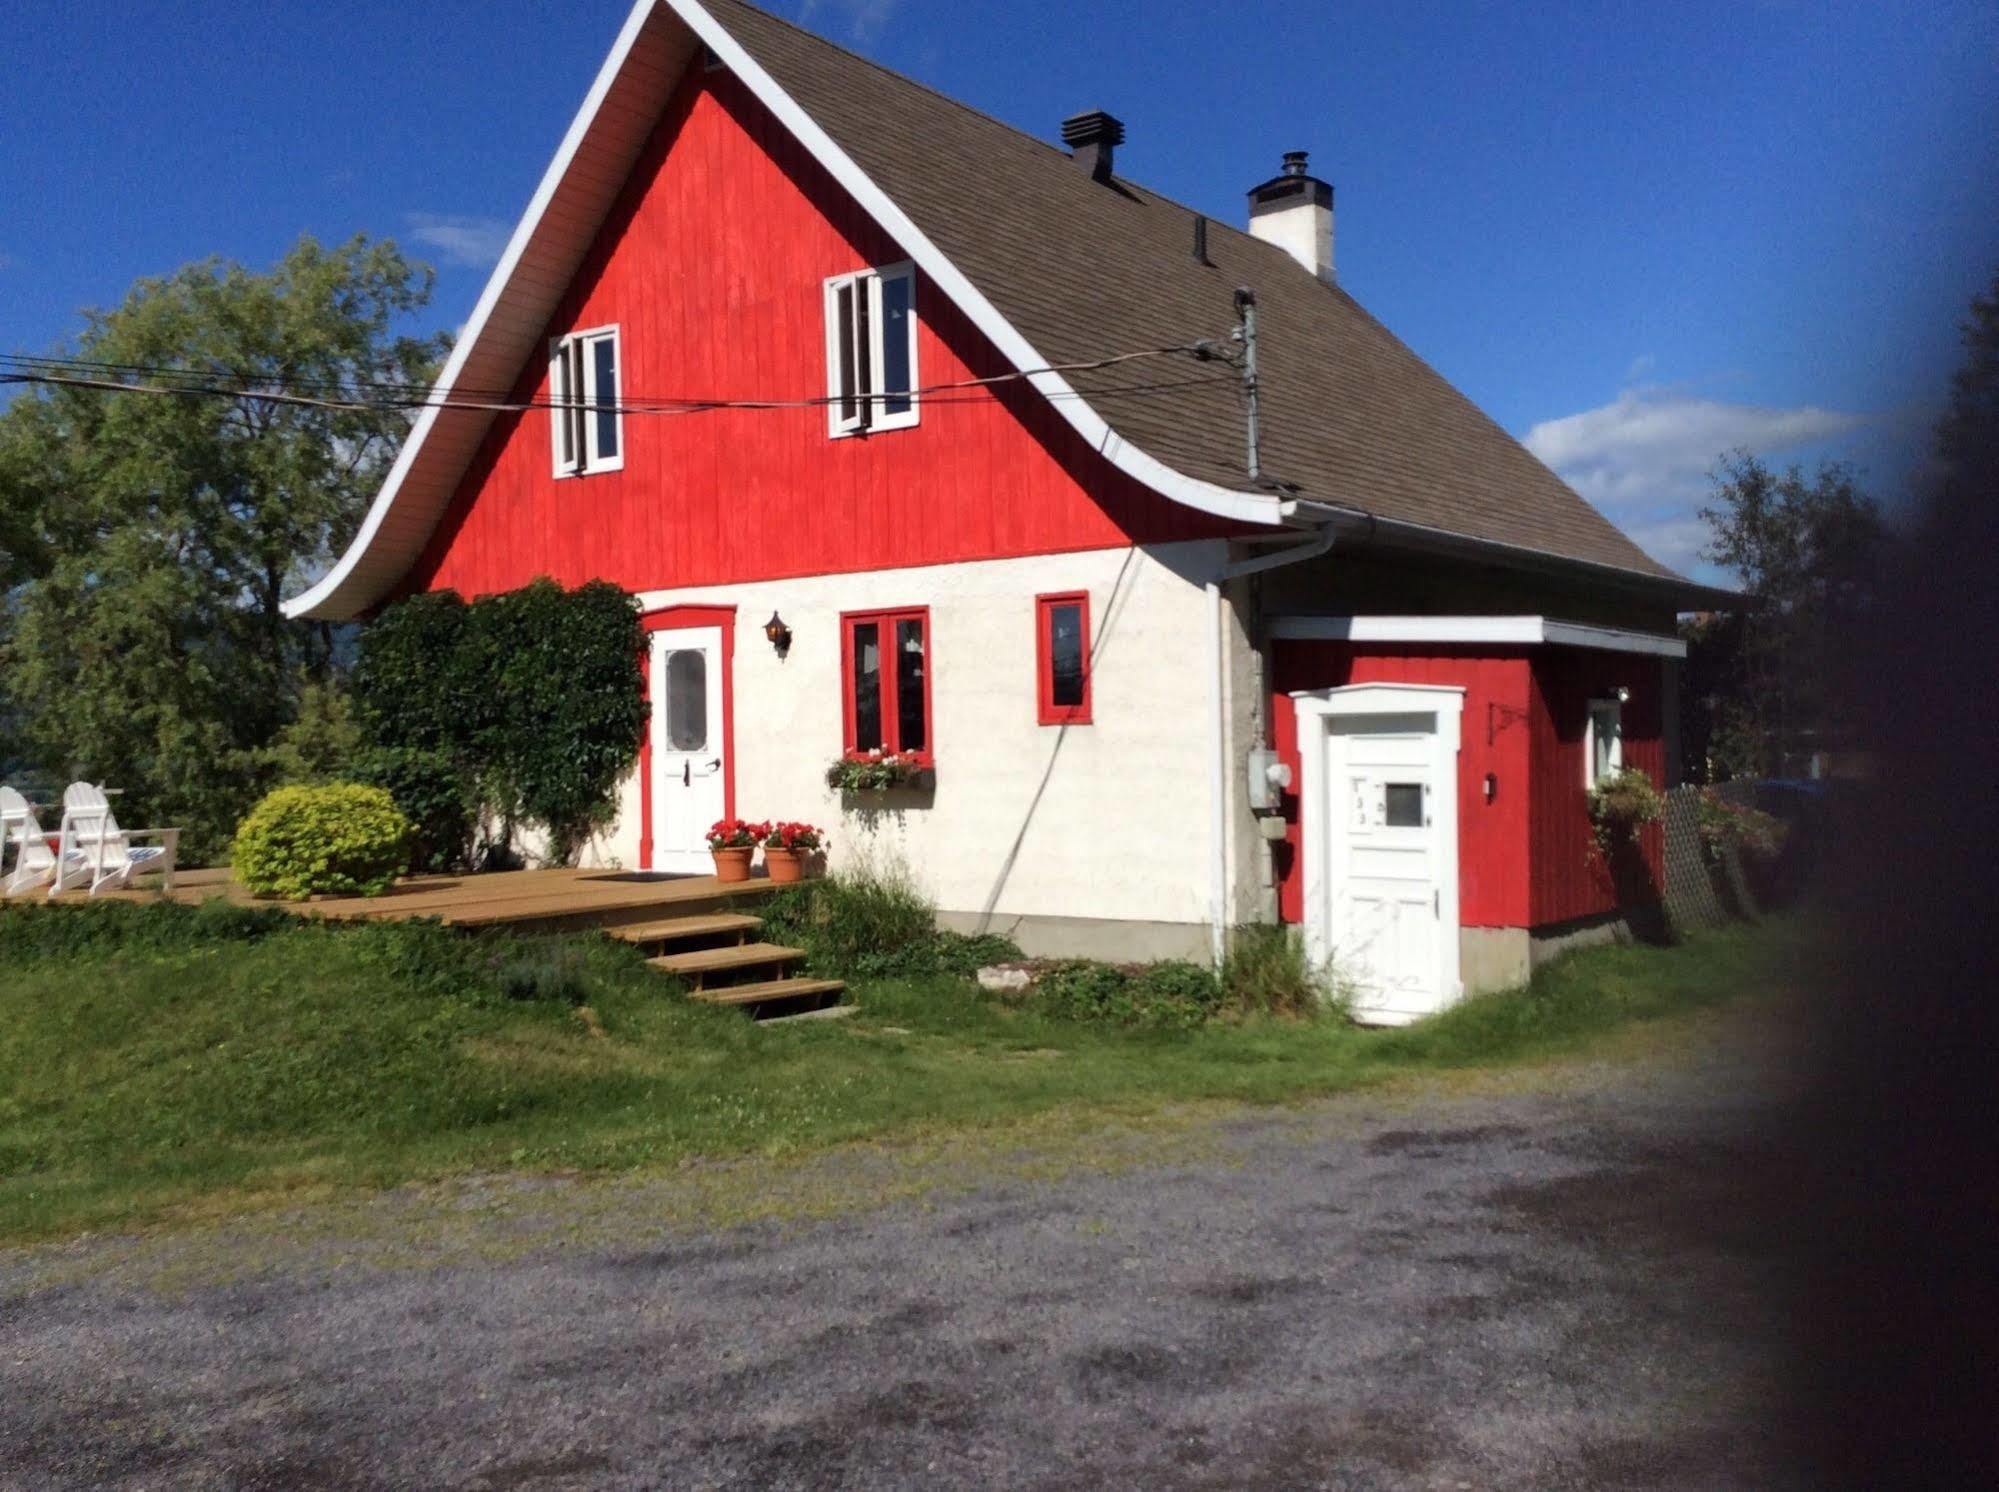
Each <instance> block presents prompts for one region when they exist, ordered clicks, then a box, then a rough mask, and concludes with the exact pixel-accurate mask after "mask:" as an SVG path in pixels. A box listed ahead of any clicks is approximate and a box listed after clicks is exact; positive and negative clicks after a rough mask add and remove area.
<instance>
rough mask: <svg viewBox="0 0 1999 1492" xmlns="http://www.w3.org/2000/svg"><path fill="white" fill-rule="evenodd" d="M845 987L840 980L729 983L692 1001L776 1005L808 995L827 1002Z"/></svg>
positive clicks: (700, 992) (778, 980) (701, 993)
mask: <svg viewBox="0 0 1999 1492" xmlns="http://www.w3.org/2000/svg"><path fill="white" fill-rule="evenodd" d="M846 987H847V986H846V985H845V984H844V983H843V982H842V981H840V980H838V979H767V980H763V981H760V982H759V983H756V984H728V985H723V986H722V987H721V988H719V989H705V990H699V991H697V992H695V993H694V994H693V995H690V996H689V998H690V999H694V1000H703V1001H706V1002H707V1003H708V1004H710V1005H776V1004H778V1003H780V1002H783V1003H786V1004H788V1003H790V1002H792V1001H794V1000H803V999H805V998H806V997H808V996H813V997H817V998H819V999H821V1000H824V999H826V998H827V997H828V996H834V995H838V994H839V993H840V991H842V990H844V989H845V988H846Z"/></svg>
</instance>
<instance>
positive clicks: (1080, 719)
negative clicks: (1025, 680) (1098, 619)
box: [1034, 591, 1090, 725]
mask: <svg viewBox="0 0 1999 1492" xmlns="http://www.w3.org/2000/svg"><path fill="white" fill-rule="evenodd" d="M1034 633H1035V656H1036V660H1037V667H1036V670H1035V673H1036V682H1035V692H1036V696H1037V697H1036V705H1035V711H1036V718H1038V719H1039V720H1040V722H1041V723H1042V724H1043V725H1088V724H1089V723H1090V597H1089V594H1088V592H1086V591H1069V592H1065V593H1063V594H1061V595H1053V596H1036V597H1035V598H1034Z"/></svg>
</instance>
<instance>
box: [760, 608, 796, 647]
mask: <svg viewBox="0 0 1999 1492" xmlns="http://www.w3.org/2000/svg"><path fill="white" fill-rule="evenodd" d="M764 636H765V637H768V638H769V639H770V645H771V646H772V647H774V648H776V649H777V650H778V653H779V654H780V655H782V654H784V653H787V652H789V651H790V650H791V628H789V627H787V626H785V624H784V618H783V617H781V616H779V615H778V614H777V613H776V612H775V611H773V612H772V613H771V614H770V620H769V621H767V622H765V623H764Z"/></svg>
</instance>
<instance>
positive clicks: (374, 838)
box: [230, 782, 410, 901]
mask: <svg viewBox="0 0 1999 1492" xmlns="http://www.w3.org/2000/svg"><path fill="white" fill-rule="evenodd" d="M409 844H410V821H409V820H408V819H407V818H405V817H404V816H403V814H402V813H401V812H400V811H399V810H398V809H397V807H396V805H395V800H394V799H392V798H391V797H390V796H389V794H388V792H387V790H385V789H383V788H379V787H363V786H361V785H359V784H358V783H352V782H336V783H332V784H330V785H327V786H324V787H281V788H279V789H278V790H277V791H275V792H273V793H270V794H268V795H267V796H266V797H265V798H264V800H263V801H262V802H261V803H259V804H258V805H257V806H256V807H255V808H253V809H251V810H250V813H249V816H248V817H247V818H245V819H244V820H243V822H242V823H240V824H238V825H237V826H236V843H235V846H234V848H233V850H232V851H231V854H230V858H231V861H232V862H233V863H234V865H235V867H236V878H237V879H238V880H240V881H241V882H242V883H243V884H244V885H245V886H247V887H249V889H250V890H252V891H254V892H256V893H257V894H258V895H259V896H282V897H285V898H286V899H288V900H291V901H303V900H304V899H305V898H306V897H308V896H311V895H312V894H313V893H314V892H316V891H328V892H335V893H340V894H345V895H355V894H359V895H361V896H379V895H380V894H381V893H382V892H384V891H386V890H388V888H389V885H390V883H391V882H392V881H394V880H395V878H396V877H397V876H399V875H401V874H402V873H403V871H404V870H405V869H406V868H408V865H409Z"/></svg>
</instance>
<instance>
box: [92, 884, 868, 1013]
mask: <svg viewBox="0 0 1999 1492" xmlns="http://www.w3.org/2000/svg"><path fill="white" fill-rule="evenodd" d="M776 889H777V888H776V887H775V886H773V885H772V884H771V883H770V882H769V881H767V880H764V879H762V878H761V877H758V878H755V879H752V880H748V881H730V882H723V881H718V880H716V879H715V877H713V876H666V875H649V874H646V873H643V872H635V871H626V870H512V871H496V872H494V873H493V874H491V875H470V876H410V877H407V878H406V879H404V880H401V881H398V882H397V883H396V884H395V886H394V887H392V888H391V889H390V890H389V891H388V892H387V893H385V894H384V895H381V896H318V897H314V898H313V899H312V900H311V901H293V902H284V901H259V900H258V899H257V898H256V897H253V896H252V895H250V893H249V892H248V891H247V890H246V889H244V887H243V886H242V885H240V884H239V883H238V882H237V881H236V880H235V879H234V878H233V877H232V876H231V875H230V874H229V872H228V871H227V870H192V871H186V872H184V873H182V874H180V875H178V876H176V877H175V878H174V888H173V890H172V891H167V892H162V891H158V890H147V889H140V890H137V891H116V892H111V893H109V894H108V895H106V896H104V897H100V898H98V899H99V900H116V901H142V902H143V901H157V900H159V899H160V898H161V897H162V896H164V897H167V898H168V899H170V900H173V901H177V902H187V903H198V902H203V901H207V900H209V899H211V898H213V897H218V896H220V897H226V898H227V899H229V900H230V901H233V902H238V903H242V904H244V905H257V906H273V907H279V908H282V909H283V910H285V911H288V912H293V913H296V914H297V915H298V916H301V917H329V918H337V919H339V920H342V921H356V922H394V921H399V920H404V919H409V918H415V917H434V918H436V919H437V920H438V921H439V922H442V923H444V924H446V925H447V926H450V927H456V928H463V929H465V930H467V931H480V930H484V929H493V928H505V929H507V930H509V931H514V932H534V933H544V932H577V931H581V930H583V929H586V928H599V929H601V930H603V931H604V932H606V933H608V934H610V935H611V936H612V937H614V938H618V939H620V940H622V941H624V942H627V943H631V944H634V945H635V946H637V947H640V948H642V949H645V950H647V951H649V952H650V953H651V954H652V955H653V956H652V957H650V958H648V959H647V960H646V961H647V963H649V964H650V965H651V966H652V967H654V968H655V969H658V970H659V971H660V973H661V974H663V975H664V974H670V975H672V976H673V977H674V978H676V979H678V980H680V981H681V982H682V985H683V987H685V986H690V985H691V986H692V988H691V989H689V990H688V995H689V998H691V999H695V1000H703V1001H707V1002H709V1003H711V1004H716V1005H732V1006H736V1007H739V1008H741V1009H743V1010H745V1011H748V1012H749V1013H750V1014H752V1015H754V1016H756V1017H758V1018H759V1019H762V1018H765V1017H769V1016H783V1015H800V1014H813V1015H818V1014H825V1013H827V1012H828V1011H829V1010H830V1009H832V1008H837V1006H838V1002H839V1000H840V997H841V993H842V991H843V990H844V988H845V986H844V985H843V984H842V983H841V981H839V980H837V979H814V978H808V977H805V976H803V975H798V974H794V973H791V972H789V966H790V965H791V964H793V963H794V962H795V961H797V960H798V959H799V958H801V957H802V956H803V952H802V950H800V949H797V948H787V947H785V946H783V945H782V944H777V943H764V942H760V941H757V939H756V933H757V930H758V928H759V927H760V926H761V925H762V923H761V919H759V918H758V917H756V916H755V915H754V910H755V907H756V904H757V903H758V902H759V901H761V900H762V899H763V898H764V897H765V896H767V895H769V894H770V893H771V892H772V891H774V890H776ZM62 900H63V901H66V902H76V903H80V902H83V901H86V900H88V898H86V897H83V896H64V897H63V898H62Z"/></svg>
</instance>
